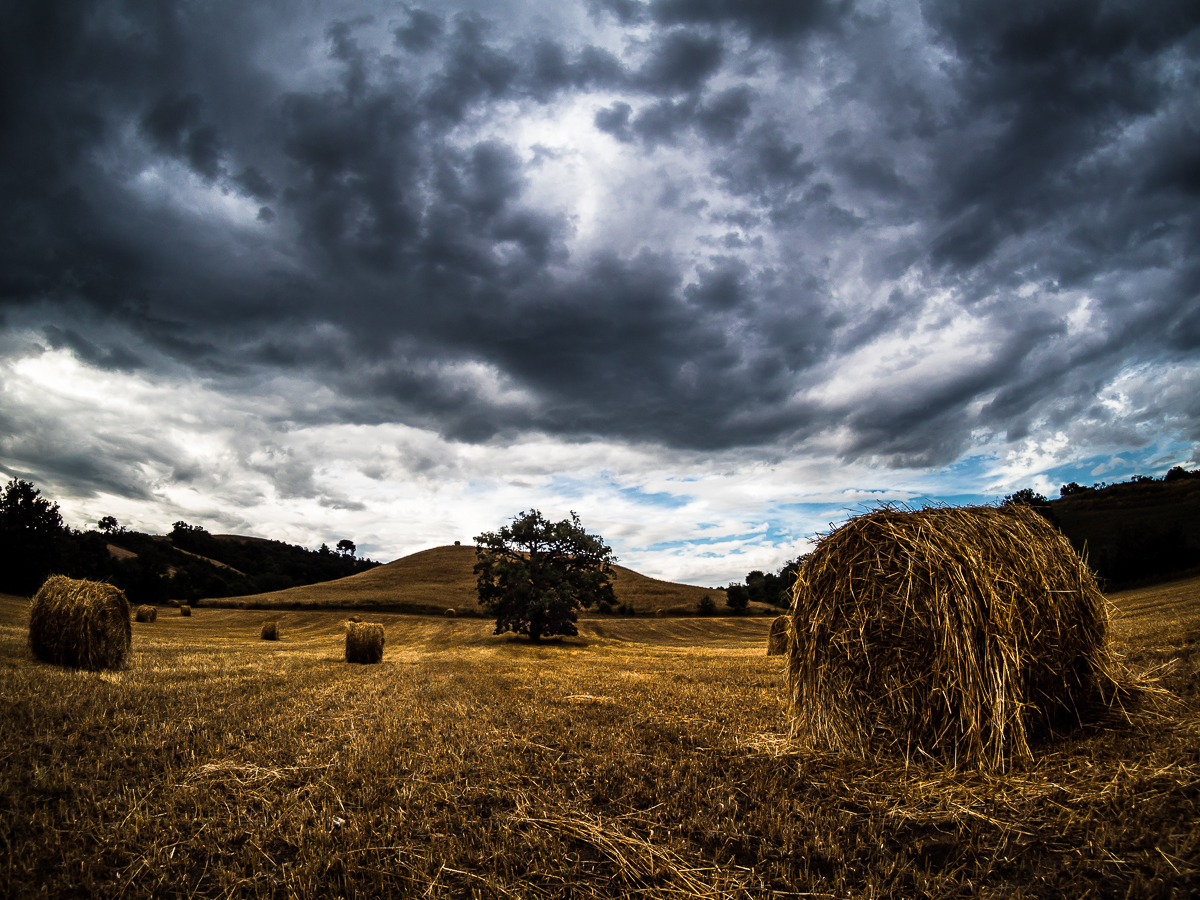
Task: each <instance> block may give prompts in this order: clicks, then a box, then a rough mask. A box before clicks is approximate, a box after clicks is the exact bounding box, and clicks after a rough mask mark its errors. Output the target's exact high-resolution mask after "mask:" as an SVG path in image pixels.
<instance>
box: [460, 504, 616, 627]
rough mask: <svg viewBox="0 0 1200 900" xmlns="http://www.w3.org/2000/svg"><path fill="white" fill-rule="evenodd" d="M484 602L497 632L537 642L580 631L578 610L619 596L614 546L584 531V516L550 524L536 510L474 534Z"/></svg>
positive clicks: (476, 567) (482, 602)
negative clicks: (614, 575) (615, 588)
mask: <svg viewBox="0 0 1200 900" xmlns="http://www.w3.org/2000/svg"><path fill="white" fill-rule="evenodd" d="M475 556H476V559H477V562H476V563H475V574H476V575H477V576H478V589H479V602H480V603H481V604H482V605H483V607H484V609H485V610H486V611H487V613H488V615H491V616H495V617H496V631H495V633H496V634H503V633H504V632H506V631H512V632H514V633H516V634H527V635H529V639H530V640H532V641H537V640H540V639H541V638H542V637H550V636H553V635H556V634H567V635H572V634H578V633H579V630H578V629H577V628H576V627H575V621H576V618H577V611H578V610H579V609H580V608H581V607H582V608H585V609H586V608H587V607H589V606H591V605H592V604H593V603H601V604H604V603H607V604H609V605H611V604H612V603H613V600H614V595H613V589H612V584H611V581H610V579H611V578H612V562H613V555H612V549H611V548H609V547H608V546H606V545H605V544H604V540H603V538H601V537H600V536H599V535H592V534H588V533H587V532H586V531H584V530H583V525H582V524H581V523H580V521H579V516H577V515H576V514H575V513H574V512H572V513H571V518H570V519H563V520H562V521H561V522H551V521H549V520H548V519H546V518H545V517H544V516H543V515H542V514H541V513H540V512H538V511H537V510H536V509H535V510H531V511H530V512H523V513H521V514H520V515H519V516H517V517H516V518H515V519H514V520H513V523H512V525H505V526H504V527H502V528H501V529H500V530H499V531H487V532H484V533H483V534H481V535H478V536H477V537H476V538H475Z"/></svg>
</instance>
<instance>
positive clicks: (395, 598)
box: [204, 546, 725, 615]
mask: <svg viewBox="0 0 1200 900" xmlns="http://www.w3.org/2000/svg"><path fill="white" fill-rule="evenodd" d="M474 566H475V548H474V547H473V546H445V547H434V548H432V549H430V550H422V551H420V552H418V553H413V554H411V555H410V556H405V557H402V558H400V559H398V560H396V561H395V562H390V563H388V564H386V565H383V566H379V567H378V568H375V569H371V570H370V571H368V572H362V573H359V574H357V575H351V576H350V577H348V578H340V579H338V580H337V581H327V582H325V583H323V584H311V585H307V586H304V587H294V588H290V589H288V590H284V591H271V592H269V593H263V594H255V595H248V596H244V597H230V598H226V599H220V600H206V601H204V603H205V605H219V606H228V605H230V604H240V603H245V604H246V605H247V606H254V607H259V608H291V607H309V606H313V607H345V608H359V609H370V608H379V609H387V610H393V611H402V612H413V613H442V612H444V611H445V610H446V609H447V608H450V609H454V610H455V611H456V612H457V613H458V614H459V615H479V614H480V612H479V602H478V595H477V594H476V590H475V574H474V572H473V571H472V570H473V568H474ZM613 568H614V569H615V575H614V577H613V591H614V593H615V594H616V596H617V602H618V603H624V604H628V605H631V606H633V607H634V609H635V610H636V611H637V613H638V614H639V615H649V614H653V613H654V612H655V611H657V610H659V609H662V610H664V611H665V612H667V613H670V614H675V615H678V614H685V613H694V612H695V611H696V604H697V603H699V602H700V598H701V597H703V596H705V595H706V594H707V595H709V596H711V597H712V599H713V600H714V601H715V602H716V603H717V608H718V610H723V609H724V602H725V597H724V591H721V590H713V589H711V588H702V587H695V586H693V585H689V584H676V583H674V582H671V581H660V580H658V579H657V578H648V577H646V576H645V575H641V574H639V573H637V572H635V571H633V569H627V568H625V567H624V566H614V567H613Z"/></svg>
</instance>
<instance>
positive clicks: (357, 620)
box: [346, 616, 362, 622]
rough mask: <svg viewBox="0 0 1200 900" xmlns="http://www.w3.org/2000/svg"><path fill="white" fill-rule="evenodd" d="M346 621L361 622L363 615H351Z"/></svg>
mask: <svg viewBox="0 0 1200 900" xmlns="http://www.w3.org/2000/svg"><path fill="white" fill-rule="evenodd" d="M346 621H347V622H361V621H362V617H361V616H351V617H350V618H349V619H347V620H346Z"/></svg>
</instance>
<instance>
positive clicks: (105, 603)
mask: <svg viewBox="0 0 1200 900" xmlns="http://www.w3.org/2000/svg"><path fill="white" fill-rule="evenodd" d="M132 638H133V629H132V628H131V627H130V624H129V601H128V600H126V599H125V594H124V592H123V591H121V589H120V588H115V587H113V586H112V585H111V584H104V583H102V582H98V581H80V580H76V579H74V578H67V577H65V576H63V575H51V576H50V577H49V578H47V579H46V581H45V583H44V584H43V585H42V586H41V588H40V589H39V590H38V592H37V593H36V594H35V595H34V597H33V601H32V602H31V604H30V607H29V647H30V649H31V650H32V651H33V655H34V656H36V657H37V658H38V659H40V660H43V661H44V662H49V663H56V664H57V665H60V666H72V667H75V668H79V669H91V670H93V671H94V670H97V669H118V668H120V667H121V665H122V664H123V663H124V662H125V657H126V656H127V655H128V654H129V645H130V642H131V641H132Z"/></svg>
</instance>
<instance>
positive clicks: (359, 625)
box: [346, 622, 383, 663]
mask: <svg viewBox="0 0 1200 900" xmlns="http://www.w3.org/2000/svg"><path fill="white" fill-rule="evenodd" d="M382 659H383V626H382V625H380V624H379V623H378V622H347V623H346V662H352V663H377V662H379V661H380V660H382Z"/></svg>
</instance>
